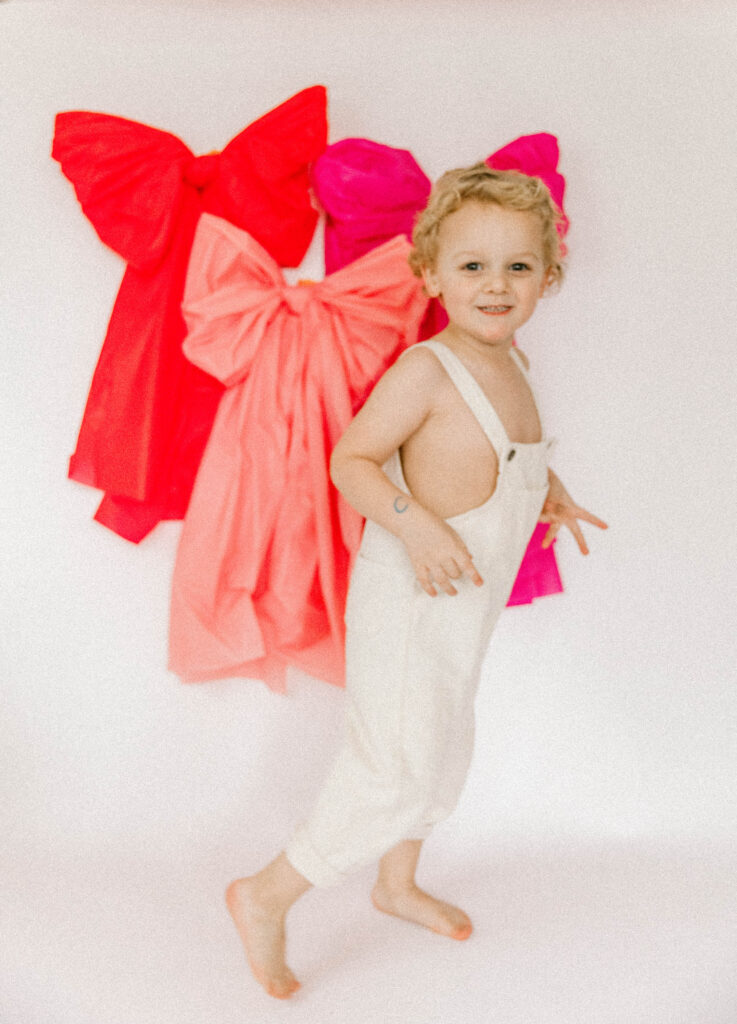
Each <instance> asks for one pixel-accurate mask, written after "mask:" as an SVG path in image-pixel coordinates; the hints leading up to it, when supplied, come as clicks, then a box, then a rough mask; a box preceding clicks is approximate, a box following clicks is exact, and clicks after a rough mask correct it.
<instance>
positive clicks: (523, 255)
mask: <svg viewBox="0 0 737 1024" xmlns="http://www.w3.org/2000/svg"><path fill="white" fill-rule="evenodd" d="M479 255H480V254H479V253H478V252H474V250H473V249H461V251H460V252H457V253H456V254H455V256H456V259H460V258H461V257H462V256H474V257H477V256H479ZM542 258H543V257H542V256H541V255H539V254H538V253H535V252H519V253H515V254H514V256H513V257H510V259H533V260H541V259H542Z"/></svg>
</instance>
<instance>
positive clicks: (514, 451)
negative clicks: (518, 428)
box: [507, 448, 517, 462]
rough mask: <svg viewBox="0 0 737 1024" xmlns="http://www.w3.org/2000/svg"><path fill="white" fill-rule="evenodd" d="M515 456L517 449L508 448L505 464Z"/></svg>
mask: <svg viewBox="0 0 737 1024" xmlns="http://www.w3.org/2000/svg"><path fill="white" fill-rule="evenodd" d="M516 454H517V449H516V448H510V449H509V455H508V456H507V462H511V461H512V459H513V458H514V457H515V455H516Z"/></svg>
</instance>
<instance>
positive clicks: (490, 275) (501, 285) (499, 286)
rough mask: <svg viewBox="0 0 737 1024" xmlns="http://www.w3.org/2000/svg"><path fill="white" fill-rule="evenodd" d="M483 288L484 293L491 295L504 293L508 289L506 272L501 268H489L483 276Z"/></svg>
mask: <svg viewBox="0 0 737 1024" xmlns="http://www.w3.org/2000/svg"><path fill="white" fill-rule="evenodd" d="M483 287H484V291H485V292H490V293H492V294H496V293H498V292H506V290H507V287H508V279H507V272H506V270H505V269H504V268H503V267H496V268H495V267H489V268H488V270H487V271H486V274H484V282H483Z"/></svg>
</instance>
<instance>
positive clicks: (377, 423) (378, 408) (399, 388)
mask: <svg viewBox="0 0 737 1024" xmlns="http://www.w3.org/2000/svg"><path fill="white" fill-rule="evenodd" d="M442 372H443V371H442V368H441V367H440V364H439V363H438V361H437V360H436V359H435V357H434V356H433V355H432V354H431V353H430V352H427V351H426V350H423V349H417V350H415V351H410V352H409V353H407V354H406V355H405V356H403V357H402V358H401V359H400V360H399V361H398V362H397V363H395V365H394V366H393V367H391V369H390V370H388V371H387V373H386V374H385V375H384V376H383V377H382V378H381V380H380V381H379V383H378V384H377V385H376V387H375V388H374V390H373V392H372V393H371V395H370V396H369V398H368V400H367V402H366V404H365V405H364V406H363V408H362V409H361V411H360V412H359V413H358V415H357V416H356V418H355V419H354V420H353V422H352V423H351V424H350V426H349V427H348V429H347V430H346V432H345V434H344V435H343V437H342V438H341V439H340V441H339V442H338V444H337V445H336V447H335V450H334V451H333V456H332V459H331V461H330V475H331V478H332V480H333V483H334V484H335V486H336V487H337V488H338V490H339V491H340V492H341V494H342V495H343V497H344V498H345V499H346V500H347V501H348V502H349V503H350V504H351V505H352V506H353V507H354V508H355V509H356V510H357V511H358V512H360V513H361V515H363V516H365V517H366V518H367V519H372V520H373V521H374V522H375V523H378V524H379V526H382V527H383V528H384V529H385V530H388V531H389V532H390V533H392V534H394V536H395V537H398V538H399V539H400V540H401V541H402V543H403V544H404V546H405V547H406V549H407V553H408V555H409V557H410V560H411V562H412V565H413V567H414V570H415V574H416V576H417V579H418V581H419V582H420V585H421V586H422V588H423V589H424V590H425V591H426V592H427V593H428V594H430V595H431V596H433V597H434V596H435V595H436V593H437V591H436V589H435V588H436V585H437V586H438V587H440V588H441V589H442V590H444V591H445V592H446V593H447V594H455V593H457V591H456V589H455V587H454V586H453V584H452V583H451V580H452V579H458V578H459V577H460V576H462V575H463V574H464V573H465V574H466V575H467V576H468V577H469V578H470V579H472V580H473V581H474V583H476V584H477V585H480V584H481V582H482V580H481V577H480V576H479V574H478V572H477V571H476V568H475V567H474V565H473V561H472V558H471V555H470V554H469V552H468V550H467V549H466V546H465V544H464V543H463V541H462V540H461V539H460V537H459V536H458V534H457V533H456V532H455V531H454V530H453V529H452V528H451V527H450V526H448V524H447V523H446V522H445V521H444V520H443V519H441V518H440V517H439V516H436V515H435V514H434V513H433V512H430V511H429V510H428V509H427V508H425V507H424V505H421V504H420V503H419V502H418V501H416V500H415V499H414V498H412V497H411V496H410V495H407V494H405V493H404V492H403V491H401V490H400V489H399V488H398V487H396V486H395V485H394V484H393V483H392V482H391V480H389V478H388V477H387V476H386V474H385V473H384V472H383V470H382V468H381V467H382V466H383V464H384V463H385V462H386V460H387V459H388V458H389V456H390V455H391V454H392V453H393V452H395V451H397V449H399V448H400V447H401V446H402V445H403V444H404V442H405V441H406V440H407V439H408V438H409V437H411V436H412V434H414V433H415V432H416V431H417V430H419V429H420V428H421V426H422V424H423V423H424V422H425V420H426V419H427V417H428V416H430V415H431V414H432V409H433V400H434V397H435V395H436V393H437V388H438V385H439V382H440V381H441V380H442Z"/></svg>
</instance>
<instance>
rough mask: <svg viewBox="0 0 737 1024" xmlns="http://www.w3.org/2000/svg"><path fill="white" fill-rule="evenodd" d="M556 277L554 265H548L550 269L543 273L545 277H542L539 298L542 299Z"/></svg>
mask: <svg viewBox="0 0 737 1024" xmlns="http://www.w3.org/2000/svg"><path fill="white" fill-rule="evenodd" d="M554 277H555V275H554V274H553V268H552V267H548V269H547V270H546V271H545V273H544V274H543V279H542V282H541V284H540V291H539V293H538V298H539V299H541V298H542V297H543V295H544V294H545V292H546V291H547V290H548V288H549V287H550V285H551V284H552V283H553V279H554Z"/></svg>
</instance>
